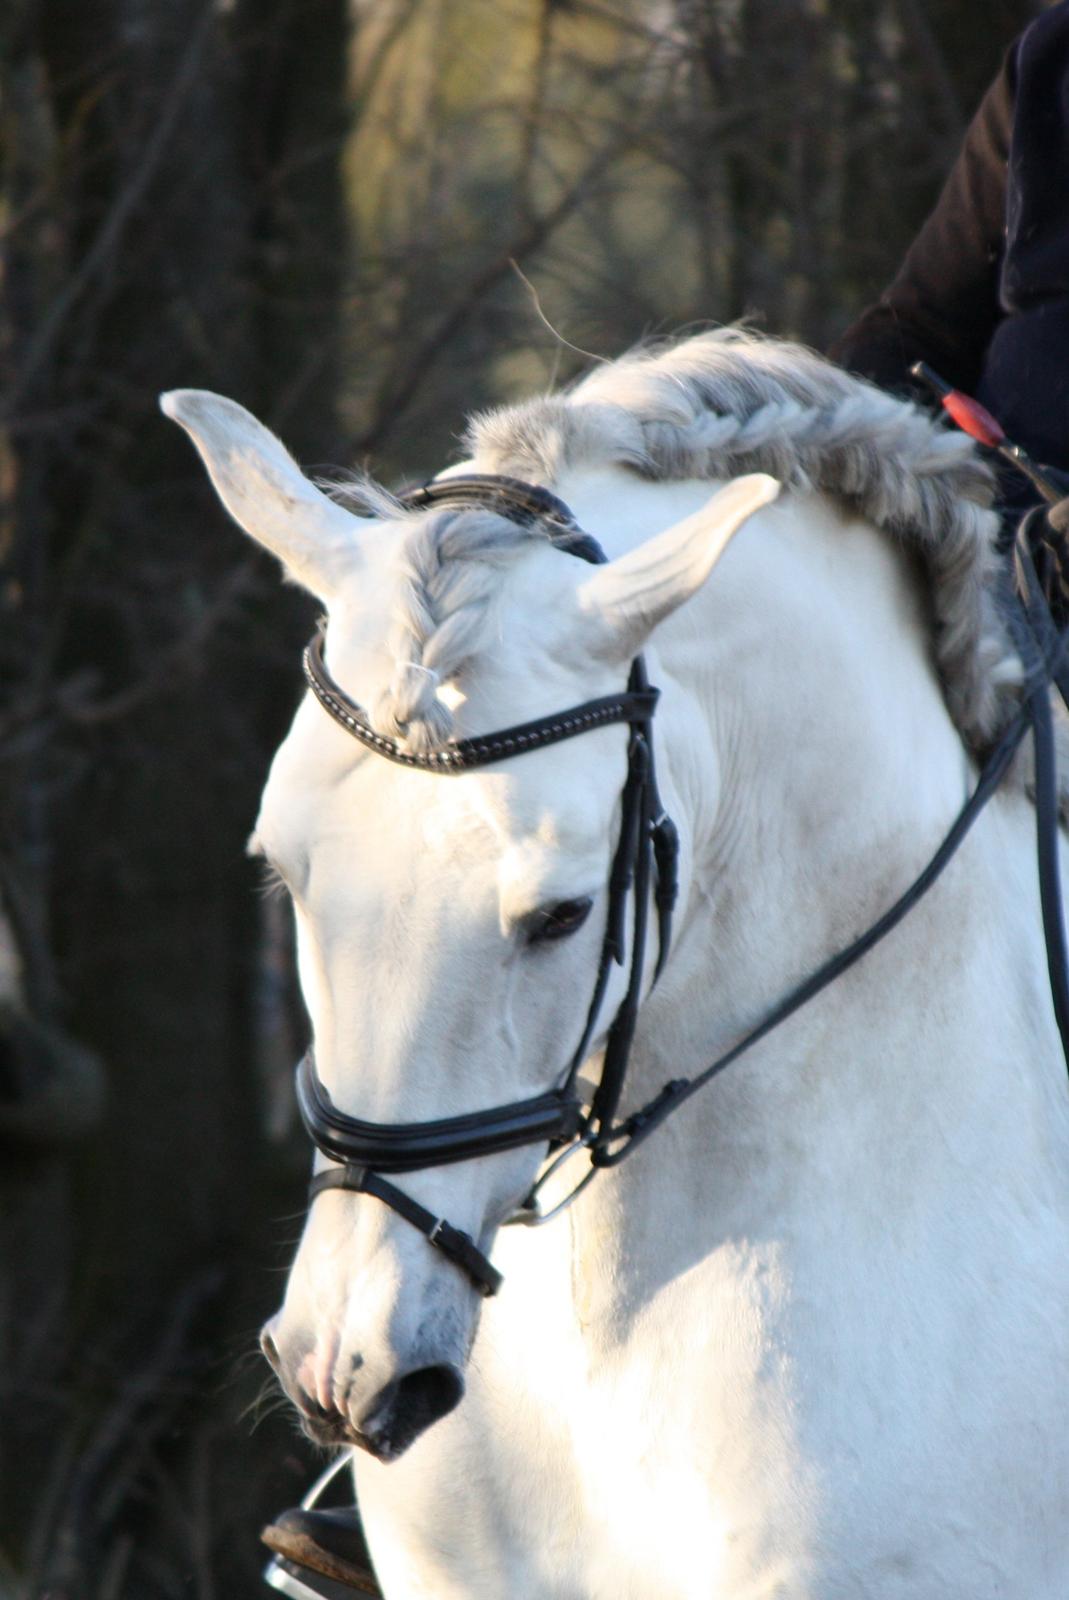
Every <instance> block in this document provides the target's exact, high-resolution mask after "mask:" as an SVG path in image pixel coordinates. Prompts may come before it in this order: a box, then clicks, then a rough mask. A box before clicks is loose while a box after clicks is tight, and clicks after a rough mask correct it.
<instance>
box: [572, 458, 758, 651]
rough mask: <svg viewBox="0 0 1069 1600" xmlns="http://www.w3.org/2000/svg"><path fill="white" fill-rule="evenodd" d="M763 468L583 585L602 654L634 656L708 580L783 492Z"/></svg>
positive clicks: (580, 593)
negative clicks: (732, 546) (748, 527)
mask: <svg viewBox="0 0 1069 1600" xmlns="http://www.w3.org/2000/svg"><path fill="white" fill-rule="evenodd" d="M779 491H780V485H779V483H777V481H776V479H775V478H770V477H768V476H766V474H765V473H763V472H754V473H751V474H750V475H749V476H748V477H745V478H736V479H734V481H733V482H731V483H729V484H727V485H726V486H725V487H724V488H722V489H719V490H718V491H717V493H716V494H714V495H713V496H712V498H711V499H709V500H708V501H707V502H706V503H705V505H704V506H702V508H701V510H700V511H696V512H694V514H693V515H692V516H689V517H686V518H684V520H683V521H682V522H677V523H676V524H675V525H674V526H673V527H671V528H666V529H665V530H664V531H663V532H662V533H658V534H655V535H654V537H653V538H652V539H647V540H646V542H645V544H640V545H638V546H637V548H636V549H634V550H631V551H629V552H628V554H627V555H625V556H620V557H619V559H618V560H616V561H610V562H608V563H607V565H605V566H603V567H595V568H594V571H593V573H592V575H591V576H590V577H589V578H585V579H584V580H583V582H582V583H581V584H580V585H579V587H578V589H577V590H576V601H577V603H578V607H579V612H580V615H581V616H582V617H583V619H584V621H585V623H586V628H585V630H584V632H583V634H582V635H581V636H582V637H583V638H584V639H586V640H587V642H588V643H589V645H590V648H591V650H592V651H593V652H594V654H596V655H599V656H602V657H604V658H607V659H608V660H611V661H627V660H629V659H630V658H631V657H632V656H634V655H636V654H637V653H638V651H639V650H641V649H642V647H643V645H644V644H645V642H646V640H647V639H648V637H649V635H650V634H651V633H652V632H653V629H654V628H655V627H656V626H657V624H658V622H660V621H662V619H663V618H664V617H667V616H668V615H669V614H670V613H671V612H673V611H674V610H675V609H676V607H677V606H681V605H682V604H683V602H684V601H685V600H689V599H690V597H691V595H693V594H695V593H696V592H697V591H698V590H699V589H700V588H701V586H702V584H703V583H704V582H705V580H706V578H708V576H709V574H710V573H711V572H712V570H713V568H714V567H715V566H716V563H717V562H718V561H719V560H720V557H721V556H722V555H723V553H724V551H725V550H726V549H727V547H728V544H729V543H730V542H731V540H732V538H733V537H734V535H735V534H736V533H737V532H738V530H739V529H740V528H741V527H742V525H743V523H744V522H746V521H747V520H748V519H749V518H750V517H752V516H753V514H754V512H755V511H760V510H761V508H762V506H767V505H769V504H770V503H771V501H773V500H774V499H775V498H776V496H777V495H778V494H779Z"/></svg>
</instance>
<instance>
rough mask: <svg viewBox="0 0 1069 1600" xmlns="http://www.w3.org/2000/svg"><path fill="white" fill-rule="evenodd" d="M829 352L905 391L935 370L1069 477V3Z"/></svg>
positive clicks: (1025, 53) (999, 84) (1037, 27)
mask: <svg viewBox="0 0 1069 1600" xmlns="http://www.w3.org/2000/svg"><path fill="white" fill-rule="evenodd" d="M829 353H830V354H831V355H832V357H833V358H834V359H835V360H836V361H839V362H841V363H842V365H844V366H846V367H849V368H850V370H851V371H853V372H858V373H861V374H862V375H863V376H865V377H869V378H872V379H874V381H875V382H877V383H879V384H881V385H883V386H884V387H887V388H891V389H903V390H905V389H908V388H909V378H908V371H909V367H910V366H911V364H912V363H913V362H914V361H917V360H925V361H927V362H929V363H930V365H932V366H933V367H935V369H936V370H937V371H938V372H939V373H940V374H941V375H942V376H943V377H944V378H946V379H947V380H948V382H950V383H952V384H954V385H955V386H957V387H960V388H963V389H966V390H968V391H970V392H972V393H974V394H977V395H978V397H979V398H980V399H981V400H983V401H984V403H985V404H986V405H988V406H989V407H990V409H991V410H992V411H994V412H995V414H996V416H998V418H999V420H1000V421H1001V422H1002V424H1003V426H1004V427H1005V429H1006V431H1007V433H1008V434H1009V436H1010V437H1011V438H1012V439H1015V440H1016V441H1017V442H1018V443H1019V444H1023V445H1024V446H1025V447H1026V449H1028V450H1029V451H1030V452H1031V454H1033V455H1034V456H1036V457H1037V458H1038V459H1039V460H1042V461H1047V462H1050V463H1051V464H1052V465H1055V466H1060V467H1063V468H1069V0H1059V3H1058V4H1056V5H1054V6H1052V7H1051V8H1050V9H1049V10H1048V11H1045V12H1044V13H1043V15H1042V16H1040V17H1039V18H1037V20H1036V21H1035V22H1033V23H1032V24H1031V26H1030V27H1028V28H1027V29H1026V30H1025V32H1024V33H1023V34H1022V35H1021V36H1020V38H1019V39H1017V41H1016V42H1015V43H1014V44H1013V45H1012V46H1011V47H1010V50H1009V51H1008V53H1007V55H1006V58H1005V60H1004V62H1003V65H1002V70H1001V71H1000V73H999V75H998V77H997V78H996V79H995V81H994V83H993V84H992V85H991V87H990V89H989V90H988V92H987V94H986V95H985V96H984V99H983V101H982V103H981V105H980V109H979V110H978V112H977V113H976V116H975V117H974V118H973V121H972V123H971V125H970V127H969V130H968V133H967V134H966V137H965V142H964V144H963V146H962V150H961V153H960V155H959V157H958V159H957V162H956V163H955V165H954V168H953V170H952V171H951V173H950V176H949V178H948V179H947V182H946V184H945V186H944V188H943V191H942V194H941V195H940V197H939V200H938V202H937V204H936V207H935V210H934V211H933V212H932V214H931V216H930V217H929V218H928V220H927V221H926V222H925V224H924V226H923V227H922V228H921V231H920V233H919V234H918V235H917V237H916V239H915V240H914V242H913V244H912V246H911V247H910V249H909V251H908V253H907V255H906V257H905V260H904V261H903V263H902V266H901V268H900V269H899V272H898V274H897V276H896V277H895V279H894V281H893V282H892V283H891V285H890V287H889V288H888V289H887V291H886V292H885V293H884V294H883V295H882V297H881V298H880V300H879V301H878V303H877V304H876V305H874V306H871V307H870V308H869V309H868V310H867V311H865V312H864V313H863V314H862V316H861V317H860V318H859V319H858V320H857V321H856V322H855V323H854V324H853V326H852V327H851V328H849V329H848V331H847V332H846V333H845V334H844V335H843V336H842V337H841V338H840V339H839V340H838V341H837V342H836V344H835V345H834V346H833V347H832V349H831V351H830V352H829Z"/></svg>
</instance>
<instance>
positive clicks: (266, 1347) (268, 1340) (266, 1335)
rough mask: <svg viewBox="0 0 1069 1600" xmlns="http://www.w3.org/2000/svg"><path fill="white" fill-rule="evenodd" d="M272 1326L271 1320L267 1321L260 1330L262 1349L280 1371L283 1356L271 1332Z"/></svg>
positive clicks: (276, 1369)
mask: <svg viewBox="0 0 1069 1600" xmlns="http://www.w3.org/2000/svg"><path fill="white" fill-rule="evenodd" d="M272 1320H273V1319H272ZM271 1326H272V1324H271V1322H265V1323H264V1325H263V1328H262V1329H261V1331H260V1349H261V1350H262V1351H263V1353H264V1355H265V1356H266V1357H267V1359H268V1361H269V1362H270V1363H271V1365H272V1366H273V1367H274V1369H275V1371H276V1372H279V1371H280V1370H281V1367H282V1357H281V1356H280V1355H279V1353H278V1345H277V1344H276V1343H275V1341H274V1337H273V1335H272V1333H271Z"/></svg>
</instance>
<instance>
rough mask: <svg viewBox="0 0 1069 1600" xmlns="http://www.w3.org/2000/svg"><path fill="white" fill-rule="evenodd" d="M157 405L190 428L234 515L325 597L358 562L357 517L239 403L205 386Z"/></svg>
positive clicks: (166, 396)
mask: <svg viewBox="0 0 1069 1600" xmlns="http://www.w3.org/2000/svg"><path fill="white" fill-rule="evenodd" d="M160 410H161V411H162V412H163V414H164V416H167V417H170V418H171V420H172V422H177V423H178V425H179V427H181V428H184V429H185V431H186V432H187V433H188V434H189V437H190V438H191V439H192V441H193V443H194V445H195V446H196V448H197V452H198V454H199V455H200V457H201V460H202V461H203V462H204V465H205V466H206V468H207V469H208V476H209V477H210V478H211V480H212V483H213V484H214V486H215V490H216V493H217V494H218V496H219V498H220V500H221V501H222V502H223V505H224V506H225V507H226V509H227V510H228V511H229V513H230V515H231V516H232V517H233V518H234V521H235V522H236V523H238V525H239V526H240V527H241V528H243V529H244V530H245V532H246V533H247V534H249V536H250V537H251V538H253V539H255V540H256V542H257V543H258V544H261V545H263V546H264V548H265V549H267V550H270V551H271V553H272V555H275V556H277V557H278V559H279V560H280V561H281V562H282V564H283V566H284V567H285V569H286V572H287V573H288V575H289V576H290V577H291V578H293V579H294V581H295V582H297V583H299V584H301V585H303V587H304V588H306V589H310V590H311V591H312V593H313V594H315V595H317V596H318V597H319V598H320V599H321V600H329V599H330V598H331V597H332V596H333V595H334V594H336V593H337V592H338V590H339V588H340V587H341V586H342V584H343V583H344V582H345V580H346V578H348V577H350V576H352V575H353V574H354V573H355V572H356V571H357V570H358V569H359V567H360V565H361V562H360V551H359V543H360V535H361V532H362V529H361V524H360V522H359V520H358V519H357V518H356V517H354V516H353V515H352V514H351V513H350V512H348V511H346V510H344V509H343V507H341V506H340V505H338V504H337V502H336V501H334V500H331V499H330V498H329V496H328V495H325V494H324V493H323V492H322V490H321V489H317V488H316V486H315V484H314V483H312V482H311V481H310V480H309V479H308V478H306V477H305V476H304V474H303V473H302V472H301V470H300V468H299V467H298V465H297V463H296V462H295V461H294V459H293V457H292V456H291V455H290V453H289V451H288V450H287V449H286V447H285V446H284V445H283V444H282V442H281V441H280V440H279V439H276V438H275V435H274V434H273V433H271V432H269V430H268V429H267V428H265V427H264V425H263V423H262V422H258V421H257V420H256V418H255V417H254V416H253V415H252V413H251V412H249V411H246V410H245V407H244V406H240V405H238V403H237V401H235V400H228V399H226V398H225V397H224V396H223V395H219V394H212V393H211V391H210V390H207V389H173V390H171V391H170V392H169V393H167V394H162V395H161V396H160Z"/></svg>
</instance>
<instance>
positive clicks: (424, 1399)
mask: <svg viewBox="0 0 1069 1600" xmlns="http://www.w3.org/2000/svg"><path fill="white" fill-rule="evenodd" d="M463 1394H464V1376H463V1373H462V1372H461V1371H460V1369H459V1368H458V1367H453V1366H449V1365H447V1364H445V1363H443V1364H441V1365H439V1366H435V1367H419V1368H417V1370H416V1371H415V1372H408V1373H406V1374H405V1376H404V1377H403V1378H399V1379H398V1380H397V1382H396V1383H391V1384H389V1385H388V1387H387V1388H386V1389H384V1390H383V1391H382V1393H381V1394H380V1395H379V1396H378V1397H377V1399H376V1400H375V1402H374V1404H373V1405H372V1407H371V1409H370V1411H369V1412H368V1413H367V1414H366V1415H365V1416H364V1418H363V1420H362V1421H361V1423H360V1434H361V1438H360V1439H359V1441H358V1442H359V1443H361V1444H363V1445H364V1446H365V1447H366V1448H367V1449H369V1450H370V1451H371V1453H372V1455H376V1456H378V1457H379V1458H380V1460H385V1461H393V1460H396V1458H397V1457H398V1456H399V1455H400V1454H401V1453H402V1451H405V1450H407V1449H408V1447H409V1445H410V1444H413V1443H414V1442H415V1440H416V1439H418V1438H419V1436H420V1434H421V1433H424V1432H425V1431H426V1430H427V1429H428V1428H429V1427H430V1426H431V1424H432V1423H435V1422H440V1421H441V1419H442V1417H444V1416H447V1415H448V1414H449V1412H450V1411H452V1410H453V1408H454V1406H456V1405H459V1403H460V1400H461V1398H462V1396H463Z"/></svg>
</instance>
